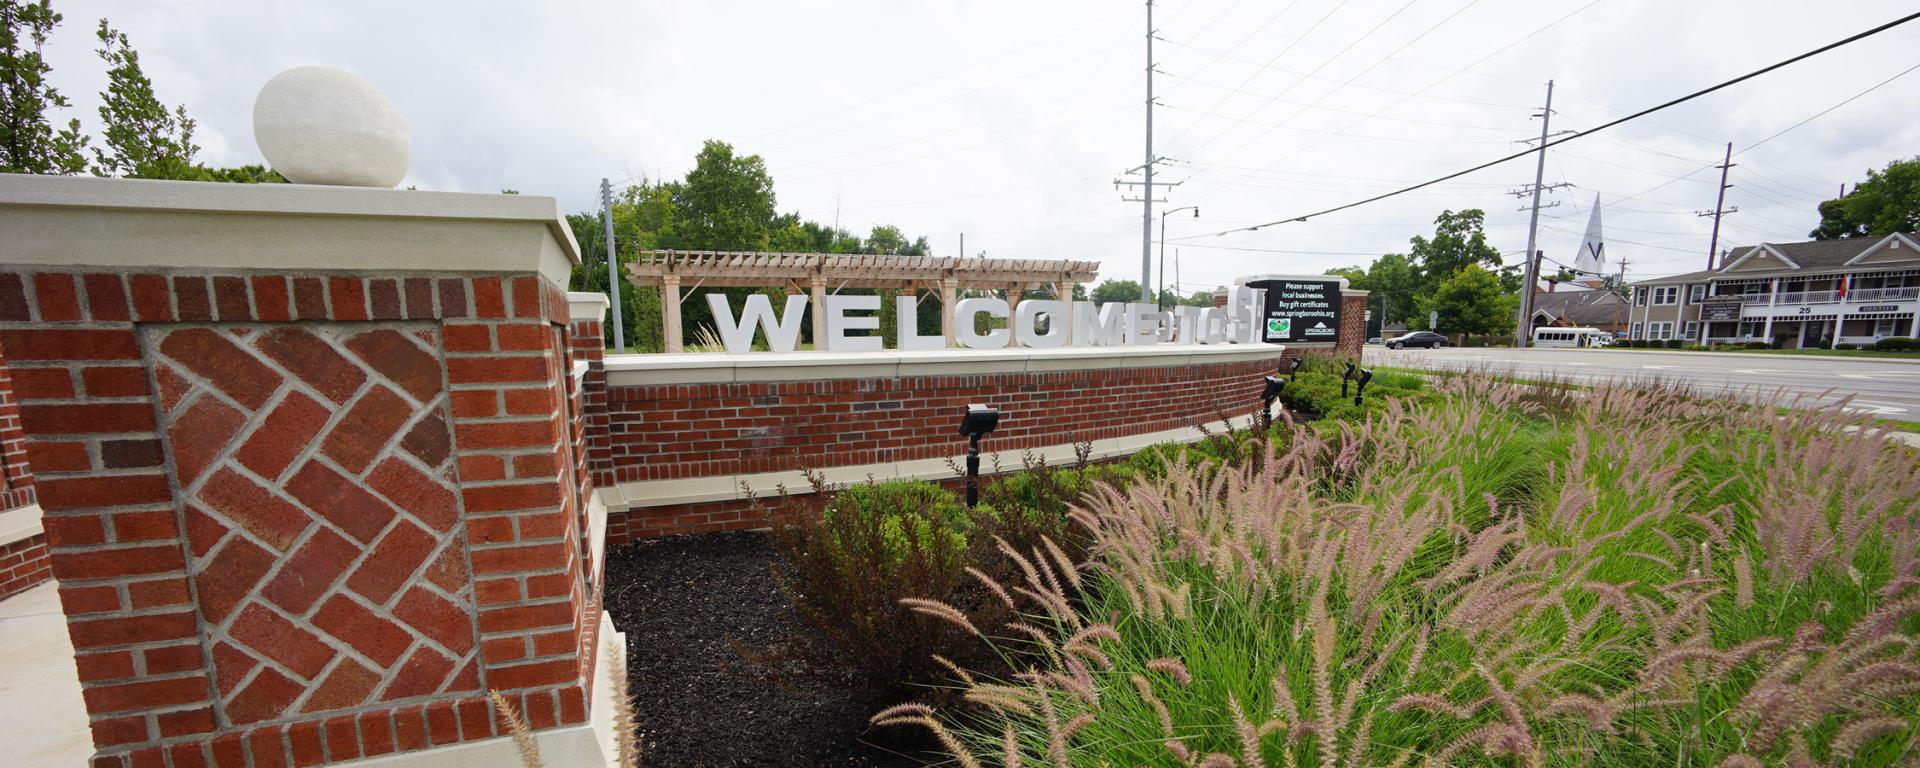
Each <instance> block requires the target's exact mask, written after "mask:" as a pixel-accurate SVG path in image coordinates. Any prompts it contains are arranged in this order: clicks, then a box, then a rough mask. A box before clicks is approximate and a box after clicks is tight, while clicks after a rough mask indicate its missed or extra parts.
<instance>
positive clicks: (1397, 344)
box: [1387, 331, 1447, 349]
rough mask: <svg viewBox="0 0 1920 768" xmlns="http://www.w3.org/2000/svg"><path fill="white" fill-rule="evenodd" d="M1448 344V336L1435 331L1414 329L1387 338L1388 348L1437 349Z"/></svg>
mask: <svg viewBox="0 0 1920 768" xmlns="http://www.w3.org/2000/svg"><path fill="white" fill-rule="evenodd" d="M1446 345H1447V337H1445V336H1442V335H1440V334H1437V333H1434V332H1433V331H1414V332H1412V333H1403V334H1400V335H1399V336H1395V337H1393V338H1391V339H1387V349H1400V348H1402V347H1426V348H1427V349H1435V348H1438V347H1445V346H1446Z"/></svg>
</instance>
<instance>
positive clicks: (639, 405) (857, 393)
mask: <svg viewBox="0 0 1920 768" xmlns="http://www.w3.org/2000/svg"><path fill="white" fill-rule="evenodd" d="M1283 354H1284V353H1283V352H1282V351H1281V349H1280V348H1278V347H1274V348H1273V355H1272V356H1271V357H1265V358H1261V359H1259V360H1251V361H1250V360H1246V359H1245V358H1240V359H1239V361H1237V362H1230V363H1218V364H1201V365H1193V366H1181V367H1163V368H1100V369H1089V370H1078V371H1061V372H1050V373H992V374H976V375H962V376H915V377H910V378H894V379H887V378H879V379H841V380H827V381H796V382H777V383H730V384H662V385H646V386H615V387H611V388H610V389H609V391H608V397H607V401H608V409H609V411H610V417H611V425H610V426H611V429H610V432H611V434H610V441H611V448H612V451H611V454H612V455H611V457H610V459H611V464H612V472H611V477H604V476H603V477H600V478H597V480H598V482H599V483H600V484H603V485H604V484H605V483H606V482H608V481H609V480H612V481H615V482H635V481H647V480H667V479H677V478H688V477H708V476H713V475H729V474H751V473H758V472H774V471H784V470H797V469H803V468H816V469H817V468H825V467H837V466H850V465H856V464H873V463H880V462H892V461H912V460H917V459H935V458H940V457H943V456H956V455H959V454H962V453H965V452H966V448H967V440H966V438H964V437H961V436H960V435H959V433H958V432H956V431H955V430H956V428H957V427H958V426H959V423H960V415H961V414H962V413H963V412H964V411H965V410H966V406H967V405H968V404H969V403H984V404H987V405H991V406H993V407H995V408H998V409H1000V412H1001V417H1000V426H999V429H997V430H995V431H994V433H993V436H992V437H990V438H988V443H989V445H990V446H991V449H992V450H995V451H1013V452H1018V451H1020V450H1022V449H1025V448H1038V447H1042V446H1047V445H1061V444H1066V443H1077V442H1089V441H1093V440H1101V439H1105V438H1111V437H1125V436H1128V435H1137V434H1140V433H1143V432H1157V431H1160V430H1166V429H1177V428H1181V427H1188V426H1192V425H1193V424H1195V423H1202V422H1208V421H1214V420H1217V419H1218V418H1220V417H1222V416H1232V415H1240V414H1245V413H1249V412H1251V411H1252V410H1253V408H1254V405H1255V401H1256V400H1257V399H1258V397H1259V394H1260V387H1259V381H1260V378H1261V377H1262V376H1265V375H1267V374H1270V373H1272V372H1273V371H1274V370H1275V368H1276V367H1277V366H1278V365H1279V362H1280V360H1281V359H1282V357H1283ZM769 490H771V489H769Z"/></svg>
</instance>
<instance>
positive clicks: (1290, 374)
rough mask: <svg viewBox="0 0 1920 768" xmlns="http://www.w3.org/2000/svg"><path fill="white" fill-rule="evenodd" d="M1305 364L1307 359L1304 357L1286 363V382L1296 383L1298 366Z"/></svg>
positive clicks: (1298, 372) (1298, 377) (1298, 371)
mask: <svg viewBox="0 0 1920 768" xmlns="http://www.w3.org/2000/svg"><path fill="white" fill-rule="evenodd" d="M1306 364H1307V359H1306V358H1304V357H1296V358H1294V359H1292V360H1289V361H1287V380H1288V381H1298V380H1299V379H1300V366H1303V365H1306Z"/></svg>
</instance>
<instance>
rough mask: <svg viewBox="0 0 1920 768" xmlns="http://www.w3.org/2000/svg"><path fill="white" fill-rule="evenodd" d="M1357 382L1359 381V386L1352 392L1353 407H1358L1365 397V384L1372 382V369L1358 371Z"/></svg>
mask: <svg viewBox="0 0 1920 768" xmlns="http://www.w3.org/2000/svg"><path fill="white" fill-rule="evenodd" d="M1359 381H1360V386H1359V387H1357V388H1355V389H1354V391H1353V404H1354V405H1359V404H1360V400H1361V398H1364V397H1366V396H1367V382H1369V381H1373V369H1372V368H1362V369H1360V378H1359Z"/></svg>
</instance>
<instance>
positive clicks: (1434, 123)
mask: <svg viewBox="0 0 1920 768" xmlns="http://www.w3.org/2000/svg"><path fill="white" fill-rule="evenodd" d="M1160 74H1162V75H1164V76H1166V77H1171V78H1173V79H1175V80H1181V81H1184V82H1189V83H1193V84H1195V85H1203V86H1206V87H1208V88H1217V89H1220V90H1223V91H1230V92H1232V93H1235V94H1238V95H1241V96H1252V97H1255V98H1265V99H1273V100H1276V101H1278V102H1280V103H1282V104H1291V105H1294V106H1298V107H1304V108H1306V109H1317V110H1321V111H1324V112H1333V113H1336V114H1342V115H1359V116H1361V117H1373V116H1372V115H1371V114H1370V113H1367V112H1362V111H1360V110H1357V109H1341V108H1339V107H1329V106H1326V105H1324V104H1319V103H1316V102H1306V101H1294V100H1291V99H1284V98H1280V97H1279V96H1275V95H1271V94H1265V93H1260V92H1258V91H1247V90H1242V89H1239V88H1234V87H1232V86H1227V85H1221V84H1219V83H1215V82H1211V81H1207V80H1201V79H1199V78H1195V77H1188V76H1186V75H1180V74H1175V73H1171V72H1162V73H1160ZM1359 87H1365V86H1359ZM1175 109H1179V108H1178V107H1175ZM1183 111H1186V112H1194V113H1198V114H1202V115H1206V116H1208V117H1225V116H1224V115H1221V114H1219V113H1217V112H1202V111H1201V110H1198V109H1186V110H1183ZM1374 119H1377V120H1389V121H1392V122H1396V123H1411V124H1414V125H1432V126H1438V127H1441V128H1464V129H1467V130H1470V131H1492V132H1496V133H1507V134H1530V133H1532V131H1529V130H1522V129H1519V128H1514V127H1512V126H1497V125H1471V124H1467V123H1445V122H1440V121H1438V120H1420V119H1417V118H1411V117H1387V116H1384V115H1383V116H1379V117H1375V118H1374ZM1254 124H1255V125H1265V123H1254Z"/></svg>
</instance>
